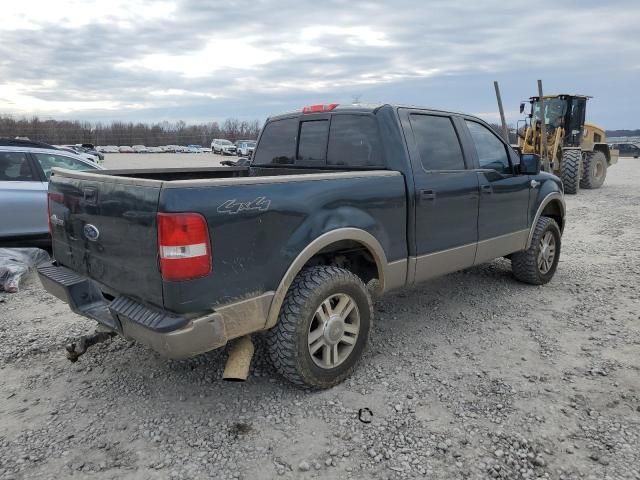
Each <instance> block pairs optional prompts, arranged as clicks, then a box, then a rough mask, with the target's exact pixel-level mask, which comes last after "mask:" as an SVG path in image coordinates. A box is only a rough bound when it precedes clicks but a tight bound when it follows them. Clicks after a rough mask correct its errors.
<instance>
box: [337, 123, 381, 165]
mask: <svg viewBox="0 0 640 480" xmlns="http://www.w3.org/2000/svg"><path fill="white" fill-rule="evenodd" d="M327 165H330V166H346V167H382V166H383V160H382V148H381V145H380V136H379V134H378V126H377V125H376V122H375V119H374V118H373V117H370V116H367V115H333V118H332V119H331V131H330V132H329V148H328V151H327Z"/></svg>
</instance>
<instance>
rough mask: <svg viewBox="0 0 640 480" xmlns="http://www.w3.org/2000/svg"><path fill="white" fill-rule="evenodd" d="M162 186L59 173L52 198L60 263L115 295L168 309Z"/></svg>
mask: <svg viewBox="0 0 640 480" xmlns="http://www.w3.org/2000/svg"><path fill="white" fill-rule="evenodd" d="M96 173H99V172H96ZM161 185H162V183H161V182H159V181H155V180H144V179H133V178H122V177H116V176H110V175H92V174H87V173H85V172H67V173H60V174H56V173H55V172H54V173H53V175H52V176H51V179H50V182H49V196H50V207H51V212H50V213H51V216H52V221H51V224H52V230H53V236H52V243H53V253H54V257H55V258H56V260H57V261H58V262H59V263H60V264H62V265H65V266H67V267H69V268H71V269H72V270H74V271H76V272H78V273H80V274H84V275H86V276H88V277H89V278H92V279H94V280H96V281H97V282H98V283H99V284H101V285H102V286H103V291H106V292H107V293H109V294H112V295H114V296H116V295H126V296H129V297H133V298H139V299H144V300H145V301H149V302H151V303H152V304H155V305H157V306H162V304H163V301H162V300H163V297H162V280H161V276H160V270H159V267H158V253H157V252H158V247H157V226H156V212H157V208H158V199H159V196H160V187H161Z"/></svg>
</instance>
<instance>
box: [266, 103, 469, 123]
mask: <svg viewBox="0 0 640 480" xmlns="http://www.w3.org/2000/svg"><path fill="white" fill-rule="evenodd" d="M327 106H329V104H327ZM382 107H390V108H393V109H398V108H408V109H415V110H424V111H428V112H434V113H444V114H448V115H461V116H465V117H474V118H477V117H475V116H474V115H470V114H467V113H461V112H452V111H448V110H438V109H434V108H429V107H424V106H418V105H402V104H389V103H358V104H337V105H336V106H335V107H334V108H331V109H329V110H327V111H319V112H313V113H304V112H303V111H302V108H301V109H300V110H294V111H290V112H286V113H280V114H278V115H272V116H270V117H268V118H267V122H269V121H273V120H281V119H284V118H291V117H295V116H302V115H318V114H319V115H322V114H328V113H332V112H345V111H347V112H354V113H376V112H377V111H378V110H379V109H381V108H382Z"/></svg>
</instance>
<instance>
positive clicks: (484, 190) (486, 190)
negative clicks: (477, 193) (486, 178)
mask: <svg viewBox="0 0 640 480" xmlns="http://www.w3.org/2000/svg"><path fill="white" fill-rule="evenodd" d="M480 190H482V193H486V194H490V193H493V188H491V185H482V186H481V187H480Z"/></svg>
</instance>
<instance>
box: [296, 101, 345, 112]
mask: <svg viewBox="0 0 640 480" xmlns="http://www.w3.org/2000/svg"><path fill="white" fill-rule="evenodd" d="M337 106H338V104H337V103H330V104H328V105H322V104H321V105H309V106H308V107H304V108H303V109H302V113H322V112H330V111H331V110H333V109H334V108H336V107H337Z"/></svg>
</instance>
